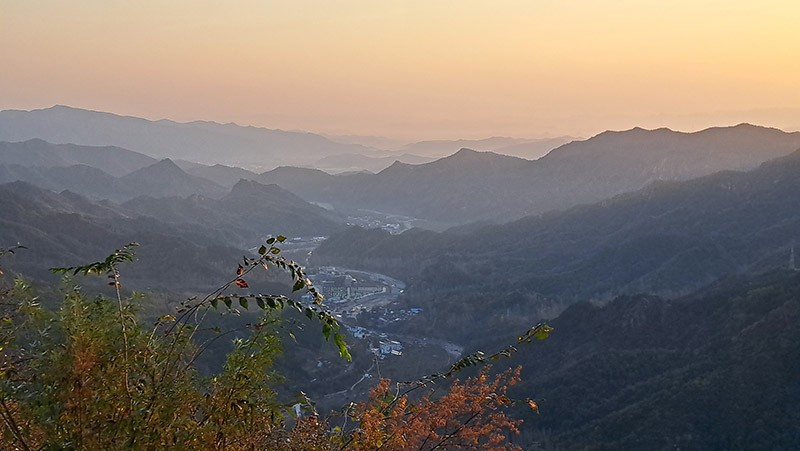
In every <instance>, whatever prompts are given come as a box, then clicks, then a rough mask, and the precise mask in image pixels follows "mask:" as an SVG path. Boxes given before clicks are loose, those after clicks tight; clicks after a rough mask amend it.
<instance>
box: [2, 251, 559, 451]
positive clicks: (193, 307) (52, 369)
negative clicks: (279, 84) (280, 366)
mask: <svg viewBox="0 0 800 451" xmlns="http://www.w3.org/2000/svg"><path fill="white" fill-rule="evenodd" d="M285 240H286V238H285V237H283V236H277V237H275V238H270V239H269V240H266V242H265V244H264V245H263V246H261V247H260V248H259V249H258V252H257V254H256V255H255V256H254V257H245V258H243V260H242V263H240V264H238V265H237V266H236V269H235V271H234V273H233V274H232V275H231V278H230V279H229V280H228V281H226V282H225V283H223V284H221V285H220V287H218V288H217V289H215V290H214V291H212V292H211V293H208V294H207V295H205V296H204V297H202V298H190V299H188V300H187V301H184V302H182V303H181V304H180V305H179V306H178V308H177V310H176V312H175V314H174V315H164V316H161V317H160V318H158V320H157V321H156V322H155V324H154V325H153V326H152V327H144V325H143V324H142V322H141V319H140V315H139V313H140V311H139V308H140V307H139V306H140V303H139V302H138V300H139V299H140V296H139V297H137V296H136V295H133V296H131V297H124V296H123V293H122V290H121V283H120V278H121V277H120V271H119V266H120V265H121V264H123V263H125V262H131V261H133V260H134V250H133V248H134V247H135V243H131V244H130V245H128V246H125V247H123V248H121V249H118V250H116V251H115V252H114V253H112V254H111V255H110V256H109V257H108V258H106V259H105V260H103V261H99V262H94V263H90V264H88V265H83V266H75V267H68V268H56V269H54V271H55V272H59V273H64V274H66V278H67V280H69V278H70V277H72V276H75V275H81V274H83V275H101V276H102V275H105V276H107V277H109V278H110V279H111V281H110V282H109V284H110V285H112V286H113V287H114V291H115V295H116V296H115V298H116V299H115V300H116V301H117V302H113V300H112V302H109V301H110V300H109V299H108V298H106V297H103V296H98V297H95V298H90V297H87V296H86V295H85V294H84V293H82V292H81V290H80V289H79V288H72V289H69V290H66V292H65V293H64V301H63V303H62V305H61V307H60V309H58V310H57V311H51V310H48V309H46V308H44V307H42V306H41V305H40V304H39V303H38V302H37V298H36V296H34V295H33V293H32V289H31V287H30V286H29V285H28V284H27V283H26V282H24V280H22V279H17V280H16V281H15V284H14V285H13V287H10V288H8V289H3V290H0V339H1V340H2V341H0V441H2V443H3V444H8V446H7V447H8V448H10V449H23V450H28V449H45V448H46V449H111V450H114V449H119V450H122V449H126V450H127V449H166V448H170V449H174V448H180V449H189V450H192V449H198V450H199V449H202V450H205V449H220V450H221V449H228V450H249V449H282V450H283V449H295V450H306V449H318V450H336V449H357V450H367V449H369V450H372V449H383V450H401V449H408V448H412V447H413V448H416V449H427V450H432V449H443V448H453V447H464V448H484V449H492V448H494V449H508V448H509V444H508V443H506V437H507V435H508V434H509V433H514V432H516V431H517V430H518V429H517V428H518V426H519V424H520V421H517V420H512V419H510V418H508V417H507V416H506V415H505V410H506V409H507V408H508V407H510V406H511V405H513V404H514V403H515V402H516V401H514V400H511V399H510V398H509V397H508V396H507V395H506V390H507V388H508V387H509V386H511V385H513V384H515V383H516V381H517V380H518V379H519V369H517V370H514V371H506V372H504V373H501V374H500V375H497V376H494V377H490V376H489V373H488V365H487V366H486V367H484V369H483V370H482V371H481V373H480V374H479V375H478V376H475V377H471V378H467V379H466V380H465V381H464V382H463V383H462V382H460V381H458V380H455V381H454V382H453V383H452V385H451V386H450V387H449V388H448V390H447V392H446V393H445V394H444V395H442V396H438V397H434V396H433V394H434V392H433V390H431V391H430V392H428V393H426V394H424V395H423V396H421V397H417V398H416V399H415V400H412V399H411V398H410V397H409V393H410V392H411V391H412V390H414V389H417V388H422V387H433V386H435V385H437V383H438V382H441V381H444V380H446V379H450V378H453V376H455V375H456V374H457V373H459V372H460V371H462V370H463V369H465V368H467V367H470V366H474V365H485V364H488V363H489V362H490V361H492V360H496V359H499V358H502V357H508V356H510V355H511V354H512V353H513V352H516V351H517V349H516V346H509V347H506V348H504V349H502V350H500V351H498V352H496V353H494V354H491V355H489V356H484V355H483V354H481V353H474V354H470V355H468V356H466V357H464V358H462V359H460V360H459V361H458V362H456V363H455V364H453V365H452V366H451V367H450V368H449V370H448V371H446V372H444V373H438V374H434V375H431V376H426V377H424V378H422V379H420V380H418V381H415V382H407V383H404V384H398V385H397V390H389V387H390V383H389V381H386V380H383V381H381V382H380V383H379V384H378V386H377V387H376V388H375V389H374V390H372V392H371V397H370V399H369V400H368V401H366V402H364V403H360V404H357V405H356V404H351V408H348V409H347V411H346V412H345V415H344V416H343V417H344V420H345V423H344V424H342V425H341V426H335V427H333V426H332V423H331V422H330V420H323V419H320V418H318V416H317V414H316V412H315V411H314V410H313V406H311V404H312V403H311V401H310V400H308V399H307V398H305V401H303V403H304V404H308V405H309V406H311V407H309V409H308V410H309V414H308V415H304V416H301V417H300V418H296V419H295V420H291V419H290V417H289V416H288V415H290V413H288V412H287V406H285V405H284V404H282V403H281V402H280V401H279V399H278V395H277V393H276V392H275V391H274V390H273V387H274V386H275V385H276V383H277V382H279V381H280V380H281V378H280V376H279V375H278V374H276V373H275V371H274V370H273V366H274V365H273V364H274V359H275V357H276V356H277V354H278V353H279V352H280V351H281V349H282V343H281V341H280V339H279V338H278V335H277V329H276V326H277V324H278V322H279V318H277V316H276V315H277V313H278V312H279V311H280V310H283V309H290V310H296V311H298V312H300V313H301V314H304V315H305V316H306V317H308V318H309V319H311V320H315V321H319V322H320V324H321V326H322V335H323V336H324V337H325V338H326V339H328V340H330V341H333V343H334V344H335V345H336V346H337V348H338V350H339V353H340V354H341V356H342V357H344V358H346V359H347V360H350V358H351V356H350V353H349V351H348V349H347V346H346V345H345V343H344V335H343V334H342V333H340V332H339V327H340V326H339V323H338V321H337V320H336V319H335V318H334V317H333V316H332V315H331V314H330V313H329V312H328V311H327V310H326V309H325V307H324V306H323V297H322V295H321V294H320V293H319V292H317V290H316V288H314V286H313V284H312V283H311V281H310V280H309V279H308V277H307V276H306V274H305V272H304V270H303V269H302V268H301V267H300V266H299V265H297V264H296V263H295V262H293V261H291V260H287V259H285V258H284V257H283V256H282V255H281V250H280V248H279V247H278V245H279V244H280V243H283V242H284V241H285ZM273 267H274V268H279V269H281V270H282V271H285V272H286V273H288V274H289V275H290V276H291V286H292V291H293V292H295V293H298V292H299V293H302V294H304V295H306V296H304V297H306V298H309V299H310V300H309V301H308V302H301V301H298V300H295V299H292V298H291V297H288V296H284V295H273V294H260V293H243V292H242V290H246V289H249V288H250V286H251V284H252V285H257V284H256V283H254V282H253V280H256V279H255V276H254V274H253V271H256V270H259V269H260V268H263V269H268V268H273ZM0 283H5V280H2V282H0ZM65 286H67V285H66V284H65ZM239 309H243V310H260V311H261V316H260V317H259V318H258V319H257V321H253V322H251V323H249V324H245V325H240V326H235V327H233V328H231V329H229V330H225V331H222V330H218V331H217V332H216V335H214V336H212V337H211V338H207V337H208V332H209V331H212V330H213V329H216V328H209V327H207V326H203V324H204V320H205V319H206V316H207V315H208V314H209V313H210V312H214V311H221V313H233V314H240V313H241V312H240V310H239ZM551 330H552V329H550V328H549V327H548V326H546V325H542V324H540V325H537V326H535V327H534V328H532V329H530V330H529V331H528V332H527V333H526V334H524V335H523V336H521V337H520V338H519V343H527V342H531V341H533V340H537V339H544V338H546V336H547V334H549V332H550V331H551ZM201 337H203V339H201ZM223 337H229V338H230V337H235V338H234V340H233V349H232V350H231V351H229V352H228V353H227V355H226V358H225V363H224V365H223V366H222V368H221V369H219V370H218V371H215V372H212V374H210V375H208V376H203V375H200V374H198V372H197V370H196V369H195V362H196V361H197V359H198V357H199V356H201V355H202V354H203V352H204V351H206V350H208V349H209V348H210V345H211V344H212V343H214V342H215V340H219V339H220V338H223ZM401 386H405V387H409V388H408V390H406V391H405V392H403V393H400V387H401ZM528 401H529V402H531V403H533V401H531V400H528ZM531 407H532V408H534V407H535V403H534V404H531ZM348 421H351V423H350V425H349V426H348ZM292 424H293V426H292V427H290V425H292ZM511 448H513V447H511Z"/></svg>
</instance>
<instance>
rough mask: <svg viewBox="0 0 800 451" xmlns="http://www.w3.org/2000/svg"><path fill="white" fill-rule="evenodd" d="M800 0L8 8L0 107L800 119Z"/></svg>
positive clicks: (232, 117)
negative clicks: (799, 82)
mask: <svg viewBox="0 0 800 451" xmlns="http://www.w3.org/2000/svg"><path fill="white" fill-rule="evenodd" d="M797 23H800V4H798V3H796V2H789V1H768V2H759V3H755V2H746V1H732V2H731V1H729V2H721V1H707V2H689V1H679V2H671V3H670V4H669V5H663V4H661V3H656V2H649V1H648V2H614V3H605V2H604V3H600V2H586V1H580V2H572V3H564V4H544V3H538V2H523V1H514V2H505V3H503V4H502V5H498V4H496V3H482V2H473V1H468V2H460V3H458V4H457V5H455V4H454V5H451V4H440V3H428V2H421V1H408V2H403V3H392V4H384V3H374V2H367V1H354V2H348V3H326V2H291V3H278V2H260V3H249V2H244V1H237V2H232V3H231V2H229V3H226V4H224V5H215V4H212V3H208V2H188V1H176V2H171V3H170V4H168V5H164V4H162V3H161V2H155V1H144V2H137V3H127V2H119V1H113V2H96V1H86V2H81V3H79V4H73V3H70V4H67V3H62V2H54V1H42V2H6V3H4V5H3V15H2V16H0V39H2V41H3V42H4V43H5V45H3V46H2V48H0V61H3V62H4V70H3V72H2V74H0V90H2V91H3V92H4V95H3V98H2V99H0V109H25V110H29V109H38V108H46V107H48V106H52V105H55V104H64V105H70V106H74V107H77V108H85V109H92V110H98V111H108V112H113V113H116V114H122V115H130V116H137V117H144V118H148V119H154V120H157V119H162V118H169V119H172V120H176V121H180V122H186V121H192V120H212V121H215V122H220V123H228V122H235V123H237V124H241V125H254V126H260V127H266V128H274V129H283V130H303V131H311V132H316V133H322V134H327V135H362V136H384V137H389V138H393V139H401V140H405V141H418V140H432V139H458V138H461V139H475V138H485V137H488V136H514V137H522V138H540V137H554V136H561V135H570V136H583V137H586V136H592V135H594V134H597V133H599V132H602V131H603V130H606V129H612V130H625V129H630V128H633V127H636V126H640V127H644V128H660V127H668V128H671V129H674V130H681V131H696V130H700V129H704V128H707V127H710V126H722V125H734V124H738V123H741V122H749V123H754V124H758V125H764V126H771V127H777V128H781V129H784V130H797V129H798V128H800V90H797V89H796V80H798V79H800V61H798V59H797V58H796V55H798V54H800V33H797V32H796V24H797Z"/></svg>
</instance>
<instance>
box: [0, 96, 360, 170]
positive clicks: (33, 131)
mask: <svg viewBox="0 0 800 451" xmlns="http://www.w3.org/2000/svg"><path fill="white" fill-rule="evenodd" d="M34 138H39V139H43V140H45V141H48V142H52V143H59V144H65V143H72V144H79V145H96V146H108V145H114V146H119V147H123V148H125V149H131V150H134V151H137V152H141V153H144V154H146V155H149V156H152V157H155V158H179V159H186V160H191V161H200V162H204V163H210V164H216V163H225V164H234V165H238V166H244V167H247V166H258V167H264V168H273V167H277V166H280V165H286V164H294V165H302V164H309V163H311V162H313V161H316V160H318V159H320V158H323V157H325V156H328V155H335V154H344V153H364V152H372V151H373V149H370V148H367V147H364V146H360V145H356V144H341V143H337V142H334V141H331V140H329V139H327V138H325V137H323V136H320V135H315V134H313V133H301V132H288V131H283V130H272V129H266V128H258V127H251V126H248V127H244V126H239V125H235V124H219V123H215V122H208V121H195V122H188V123H180V122H175V121H171V120H165V119H164V120H159V121H151V120H147V119H142V118H136V117H130V116H120V115H116V114H112V113H104V112H98V111H90V110H83V109H79V108H72V107H68V106H63V105H57V106H54V107H51V108H45V109H40V110H32V111H20V110H5V111H0V141H25V140H29V139H34Z"/></svg>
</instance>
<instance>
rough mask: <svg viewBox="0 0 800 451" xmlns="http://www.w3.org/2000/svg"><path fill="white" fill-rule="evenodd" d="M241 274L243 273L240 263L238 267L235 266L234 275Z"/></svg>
mask: <svg viewBox="0 0 800 451" xmlns="http://www.w3.org/2000/svg"><path fill="white" fill-rule="evenodd" d="M242 274H244V267H243V266H242V265H239V267H238V268H236V275H237V276H241V275H242Z"/></svg>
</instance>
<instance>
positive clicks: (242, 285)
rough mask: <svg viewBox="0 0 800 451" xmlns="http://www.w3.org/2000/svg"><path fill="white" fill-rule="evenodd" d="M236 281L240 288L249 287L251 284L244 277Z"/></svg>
mask: <svg viewBox="0 0 800 451" xmlns="http://www.w3.org/2000/svg"><path fill="white" fill-rule="evenodd" d="M235 282H236V286H237V287H239V288H247V287H249V286H250V285H247V282H245V281H244V279H236V280H235Z"/></svg>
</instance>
